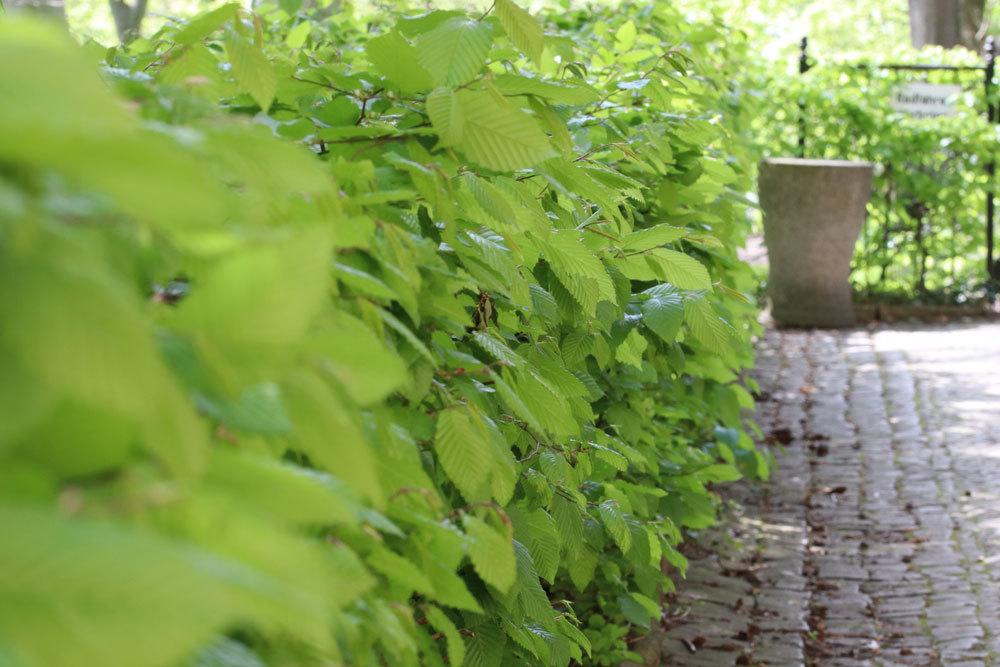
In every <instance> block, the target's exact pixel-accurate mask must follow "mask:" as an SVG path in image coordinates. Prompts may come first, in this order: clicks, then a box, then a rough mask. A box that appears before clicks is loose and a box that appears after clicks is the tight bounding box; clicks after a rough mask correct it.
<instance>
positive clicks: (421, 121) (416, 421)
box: [0, 0, 767, 667]
mask: <svg viewBox="0 0 1000 667" xmlns="http://www.w3.org/2000/svg"><path fill="white" fill-rule="evenodd" d="M742 48H744V47H741V46H740V37H739V35H738V34H736V33H733V32H730V31H729V30H727V29H726V28H725V27H724V26H721V25H716V24H693V23H690V22H688V20H687V19H685V18H684V16H683V14H682V13H680V12H679V11H678V10H677V9H675V8H674V7H672V6H671V4H670V3H668V2H659V3H648V2H647V3H641V5H634V6H632V5H629V6H623V7H618V8H616V9H615V10H613V11H611V10H587V11H575V10H574V11H567V10H565V9H562V10H561V11H559V12H558V13H553V14H552V15H550V16H544V17H541V18H539V17H534V16H532V15H529V14H528V13H527V12H526V11H525V10H523V9H521V8H519V7H518V6H517V5H515V4H514V3H513V2H512V1H511V0H497V2H496V3H495V4H494V5H493V6H492V7H491V8H490V9H489V11H486V12H485V14H483V13H477V14H475V15H467V14H465V13H461V12H455V11H432V12H429V13H425V14H407V13H400V14H399V16H398V18H396V17H391V16H387V15H381V16H376V17H356V16H354V15H352V14H350V13H348V12H346V11H344V12H333V11H332V9H330V8H326V9H324V8H318V9H317V8H312V9H306V8H304V7H302V6H300V5H299V4H298V3H297V2H295V0H289V1H285V0H282V2H281V3H280V5H268V4H261V5H259V6H258V7H257V11H256V13H255V14H249V13H247V12H246V11H245V10H243V9H240V8H239V6H237V5H224V6H221V7H219V8H217V9H215V10H213V11H210V12H208V13H206V14H203V15H200V16H198V17H196V18H194V19H192V20H190V21H188V22H183V23H179V22H175V23H172V24H171V25H169V26H168V27H166V28H164V29H163V30H161V31H160V32H159V33H157V34H156V35H155V36H153V37H152V38H149V39H139V40H137V41H134V42H133V43H131V44H130V45H128V46H126V47H122V48H116V49H111V50H108V49H104V48H102V47H99V46H98V45H96V44H93V43H90V44H86V45H84V46H82V47H80V46H77V45H75V44H72V43H71V42H70V40H69V39H68V38H67V37H66V36H65V35H64V34H61V33H60V32H59V30H58V29H56V28H53V27H51V26H47V25H42V24H36V23H31V22H27V21H25V20H20V19H15V18H9V19H5V20H3V21H2V22H0V100H3V102H2V103H0V285H2V288H0V368H2V372H0V459H2V463H0V498H2V500H0V535H2V538H0V663H2V664H4V665H12V666H19V667H34V666H45V667H58V666H61V665H73V666H77V665H88V666H89V665H107V666H116V665H128V666H129V667H142V666H145V665H149V666H160V665H197V666H198V667H208V666H222V665H225V666H228V667H234V666H239V667H250V666H257V665H264V664H266V665H288V666H293V665H295V666H299V665H332V664H344V665H369V664H386V665H394V666H395V665H412V664H428V665H434V664H438V665H440V664H445V663H447V664H450V665H459V664H466V665H472V666H479V665H511V664H545V665H566V664H568V663H571V662H578V663H587V664H613V663H616V662H617V661H619V660H621V659H623V658H625V657H628V656H629V655H630V653H629V650H628V646H629V645H630V642H631V641H632V639H633V638H634V637H636V636H638V635H640V634H641V633H642V632H643V629H644V628H647V627H648V626H650V624H651V623H654V622H656V620H658V619H659V616H660V605H661V600H660V596H661V594H662V593H663V592H664V591H666V590H669V588H670V585H671V584H670V580H669V579H668V578H667V577H668V575H671V574H674V573H675V572H676V571H678V570H679V571H680V572H681V573H683V571H684V568H685V564H686V561H685V559H684V557H683V556H682V555H681V553H680V552H679V551H678V547H679V545H680V543H681V542H682V540H683V536H684V532H685V531H686V530H690V529H694V530H697V529H701V528H704V527H707V526H709V525H710V524H712V523H713V521H714V520H715V512H716V505H717V497H716V495H715V494H714V493H713V491H712V489H711V487H712V485H714V484H717V483H723V482H728V481H733V480H736V479H738V478H740V477H741V476H749V477H764V476H766V475H767V463H766V460H765V459H764V457H762V456H761V454H759V453H758V452H757V451H756V450H755V449H754V446H753V443H752V441H751V439H750V438H749V437H748V436H747V434H746V432H745V430H744V425H743V421H742V419H743V417H742V414H741V413H742V412H743V411H744V409H745V408H748V407H750V406H751V404H752V399H751V394H750V392H749V390H748V388H747V387H748V385H747V381H746V380H745V379H744V377H743V374H742V373H743V370H744V369H745V368H746V367H747V366H748V365H749V364H750V363H751V360H752V359H751V350H750V343H749V340H750V337H751V335H752V334H753V331H754V327H755V324H754V308H753V306H752V303H751V302H750V300H749V299H748V298H747V296H746V294H748V293H749V292H750V291H752V288H753V285H752V276H751V273H750V272H749V270H748V269H747V268H746V267H745V266H744V265H743V264H741V263H740V262H739V261H738V260H737V258H736V256H735V251H734V248H735V247H737V246H738V245H739V243H740V241H741V238H742V235H743V233H744V231H745V229H746V226H747V225H746V204H745V200H744V198H743V196H742V194H741V193H743V192H746V191H747V190H748V189H749V187H750V184H749V183H748V173H749V170H748V169H747V166H748V165H747V164H746V162H747V159H746V157H745V156H746V153H745V152H744V149H743V146H744V142H743V132H744V130H743V128H744V127H745V124H744V122H743V120H744V119H743V115H744V111H743V110H742V107H741V99H740V94H739V91H738V90H736V89H735V88H734V87H733V86H732V84H731V82H730V81H731V74H732V73H734V68H733V63H735V62H736V61H738V58H737V56H739V51H740V49H742Z"/></svg>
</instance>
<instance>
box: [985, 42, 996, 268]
mask: <svg viewBox="0 0 1000 667" xmlns="http://www.w3.org/2000/svg"><path fill="white" fill-rule="evenodd" d="M985 51H986V67H985V68H984V69H985V75H984V77H983V88H984V89H985V93H986V118H987V119H988V120H989V122H990V124H994V123H997V122H1000V118H998V116H1000V114H998V113H997V111H998V110H997V104H996V103H995V102H994V100H993V89H994V81H993V79H994V75H995V74H996V59H997V47H996V42H995V41H994V40H993V36H992V35H991V36H990V37H988V38H987V39H986V44H985ZM996 168H997V166H996V160H995V159H991V160H989V161H988V162H987V163H986V177H987V178H988V179H989V181H988V182H987V183H986V275H987V276H990V277H996V275H995V274H996V267H995V265H994V263H993V218H994V217H995V215H996V195H995V192H994V186H993V181H994V176H995V174H996Z"/></svg>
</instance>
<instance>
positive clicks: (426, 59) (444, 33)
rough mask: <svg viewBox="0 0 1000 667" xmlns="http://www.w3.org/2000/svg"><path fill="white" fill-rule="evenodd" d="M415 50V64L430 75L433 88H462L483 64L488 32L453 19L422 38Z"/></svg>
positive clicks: (469, 21)
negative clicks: (418, 64)
mask: <svg viewBox="0 0 1000 667" xmlns="http://www.w3.org/2000/svg"><path fill="white" fill-rule="evenodd" d="M416 48H417V61H418V62H419V63H420V65H421V66H422V67H423V68H424V69H426V70H427V71H428V72H430V75H431V79H432V80H433V81H434V85H436V86H461V85H464V84H466V83H468V82H469V81H472V79H474V78H475V77H476V76H477V75H478V74H479V73H480V72H481V71H482V69H483V65H485V64H486V55H487V54H488V53H489V51H490V31H489V28H487V27H486V25H485V24H483V23H480V22H479V21H475V20H473V19H470V18H466V17H458V16H456V17H453V18H450V19H448V20H446V21H444V22H443V23H441V24H440V25H438V26H437V27H436V28H434V29H433V30H431V31H430V32H427V33H424V34H423V35H421V36H420V37H419V38H418V40H417V47H416ZM405 55H406V54H405V53H402V54H399V56H403V57H405Z"/></svg>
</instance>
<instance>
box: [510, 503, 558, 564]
mask: <svg viewBox="0 0 1000 667" xmlns="http://www.w3.org/2000/svg"><path fill="white" fill-rule="evenodd" d="M507 514H508V515H509V516H510V520H511V523H513V524H514V537H515V538H516V539H517V540H518V541H519V542H521V543H522V544H524V545H525V546H526V547H527V548H528V551H529V552H530V553H531V558H532V560H533V561H534V563H535V567H536V568H537V570H538V574H539V575H540V576H541V577H542V578H543V579H545V580H546V581H548V582H549V583H554V582H555V576H556V572H557V571H558V569H559V562H560V561H559V552H560V539H559V529H558V528H557V526H556V522H555V520H554V519H553V518H552V517H551V516H550V515H549V513H548V512H546V511H545V510H543V509H540V508H539V509H534V510H528V509H524V508H521V507H518V506H516V505H513V506H510V507H508V508H507Z"/></svg>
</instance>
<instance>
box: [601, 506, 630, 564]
mask: <svg viewBox="0 0 1000 667" xmlns="http://www.w3.org/2000/svg"><path fill="white" fill-rule="evenodd" d="M597 513H598V514H600V516H601V522H602V523H603V524H604V527H605V528H606V529H607V531H608V534H610V535H611V537H612V539H614V541H615V544H617V545H618V548H619V549H621V551H622V553H623V554H625V553H628V552H629V549H631V548H632V533H631V532H630V531H629V528H628V523H627V522H626V521H625V517H624V516H623V515H622V512H621V509H620V508H619V507H618V501H616V500H605V501H604V502H603V503H601V504H600V505H598V506H597Z"/></svg>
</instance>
